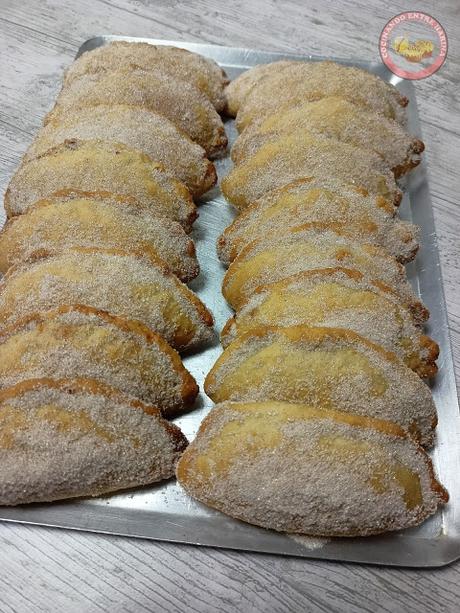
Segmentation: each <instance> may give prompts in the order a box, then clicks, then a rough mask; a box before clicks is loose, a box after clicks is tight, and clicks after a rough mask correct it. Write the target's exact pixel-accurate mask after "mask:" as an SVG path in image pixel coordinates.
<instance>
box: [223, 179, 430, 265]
mask: <svg viewBox="0 0 460 613" xmlns="http://www.w3.org/2000/svg"><path fill="white" fill-rule="evenodd" d="M395 214H396V208H395V207H394V206H392V205H391V204H390V203H388V202H386V201H385V200H384V199H382V198H381V197H375V196H366V195H363V194H361V193H360V192H359V191H358V190H356V189H353V188H352V187H351V186H347V185H346V184H341V183H340V182H338V181H333V180H330V181H324V182H322V181H320V180H315V179H299V180H298V181H294V182H292V183H289V184H288V185H285V186H283V187H281V188H279V189H276V190H272V191H270V192H268V193H267V194H266V195H265V196H262V198H260V199H259V200H256V201H255V202H254V203H253V204H251V205H250V206H248V207H246V208H244V209H243V211H242V212H241V214H240V215H239V216H238V217H237V218H236V219H235V220H234V221H233V223H231V224H230V225H229V226H227V228H226V229H225V230H224V232H223V233H222V234H221V235H220V237H219V238H218V241H217V252H218V255H219V258H220V260H221V261H222V262H223V263H224V264H227V265H228V264H229V263H230V262H232V261H233V260H234V259H235V257H236V256H237V255H238V253H240V252H241V251H242V249H243V248H244V247H246V246H247V245H248V244H249V243H250V242H252V241H254V240H259V239H261V238H264V237H266V236H268V235H273V234H278V235H281V234H289V232H290V231H291V230H292V229H294V228H295V227H298V226H300V225H302V224H306V223H311V222H314V223H316V222H320V223H322V224H324V225H325V227H326V226H327V224H332V225H334V224H339V226H338V227H340V224H342V228H343V231H345V233H346V231H348V233H349V234H350V235H351V236H354V237H355V239H357V240H358V241H361V242H369V243H372V244H376V245H380V246H382V247H383V248H384V249H385V250H386V251H387V252H388V253H389V254H390V255H393V256H394V257H396V258H397V259H398V260H399V261H400V262H403V263H405V262H408V261H410V260H412V259H413V258H414V257H415V254H416V252H417V250H418V242H417V237H418V228H417V226H415V225H414V224H411V223H409V222H407V221H401V220H400V219H396V218H395Z"/></svg>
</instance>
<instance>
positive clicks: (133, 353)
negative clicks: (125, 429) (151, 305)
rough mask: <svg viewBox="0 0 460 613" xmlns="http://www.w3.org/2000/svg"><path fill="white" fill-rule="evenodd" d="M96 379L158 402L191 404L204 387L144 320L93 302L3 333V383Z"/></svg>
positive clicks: (176, 408) (35, 317)
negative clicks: (106, 309)
mask: <svg viewBox="0 0 460 613" xmlns="http://www.w3.org/2000/svg"><path fill="white" fill-rule="evenodd" d="M41 377H52V378H57V379H65V378H74V377H84V378H87V379H95V380H96V381H101V382H102V383H104V384H106V385H110V386H111V387H113V388H115V389H118V390H120V391H121V392H123V393H125V394H127V395H128V396H132V397H133V398H138V399H139V400H141V401H143V402H146V403H148V404H152V405H154V406H157V407H158V408H159V409H160V410H161V411H162V412H163V413H164V414H165V415H166V416H172V415H175V414H176V413H180V412H182V411H184V410H187V409H189V408H190V407H191V406H192V405H193V403H194V401H195V398H196V396H197V394H198V386H197V384H196V382H195V379H194V378H193V377H192V375H191V374H190V373H189V372H188V371H187V370H186V369H185V368H184V365H183V364H182V361H181V359H180V357H179V354H178V353H177V352H176V351H174V349H172V348H171V347H170V346H169V345H168V344H167V343H166V341H165V340H164V339H163V338H162V337H161V336H159V335H158V334H155V333H154V332H152V330H150V329H149V328H147V327H146V326H144V325H143V324H141V323H140V322H136V321H131V320H129V319H123V318H120V317H117V316H113V315H109V314H108V313H106V312H104V311H98V310H97V309H91V308H89V307H87V306H81V305H69V306H65V307H61V308H59V309H55V310H54V311H49V312H47V313H43V314H32V315H30V316H29V317H27V318H25V319H24V320H23V321H22V322H16V324H15V325H14V326H11V327H10V328H9V329H4V330H3V331H2V334H1V336H0V387H8V386H10V385H14V384H16V383H20V382H21V381H24V380H26V379H35V378H41Z"/></svg>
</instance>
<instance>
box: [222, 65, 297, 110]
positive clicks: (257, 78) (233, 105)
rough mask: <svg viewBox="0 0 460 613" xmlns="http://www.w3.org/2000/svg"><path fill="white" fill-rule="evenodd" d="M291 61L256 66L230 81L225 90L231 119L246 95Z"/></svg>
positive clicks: (227, 108)
mask: <svg viewBox="0 0 460 613" xmlns="http://www.w3.org/2000/svg"><path fill="white" fill-rule="evenodd" d="M290 64H291V61H287V60H281V61H279V62H271V63H270V64H257V65H256V66H253V67H252V68H250V69H248V70H245V71H244V72H242V73H241V74H240V75H239V76H238V77H237V78H236V79H233V81H230V83H229V84H228V85H227V87H226V88H225V96H226V98H227V106H226V111H227V114H228V115H230V116H231V117H236V114H237V113H238V109H239V108H240V106H241V105H242V104H243V102H244V100H245V99H246V96H247V95H248V93H249V92H250V91H251V90H252V89H253V87H255V86H256V85H258V84H259V83H260V82H261V81H262V80H263V79H265V78H266V77H270V75H272V74H274V73H275V72H279V71H281V70H283V69H284V68H285V67H288V66H289V65H290Z"/></svg>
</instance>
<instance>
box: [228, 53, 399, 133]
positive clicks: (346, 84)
mask: <svg viewBox="0 0 460 613" xmlns="http://www.w3.org/2000/svg"><path fill="white" fill-rule="evenodd" d="M272 67H273V73H272V74H267V72H265V75H264V77H263V78H262V79H260V81H259V82H256V83H255V84H254V86H253V87H252V88H250V89H249V91H248V92H247V94H246V95H245V96H243V98H244V99H243V100H241V101H240V103H239V106H238V115H237V119H236V124H237V127H238V129H239V130H240V131H241V130H243V129H244V128H246V127H247V126H248V125H249V124H250V123H251V122H253V121H254V120H257V119H258V118H260V117H262V116H263V117H265V116H267V115H269V114H271V113H273V112H274V111H275V110H276V109H278V108H279V107H280V106H284V105H285V104H286V103H290V104H291V105H296V104H299V103H301V102H305V101H307V100H312V101H313V100H318V99H320V98H326V97H330V96H340V97H341V98H345V99H346V100H349V101H350V102H352V103H353V104H356V105H357V106H360V107H363V108H364V109H370V110H372V111H374V112H375V113H380V114H381V115H383V116H385V117H388V118H389V119H395V120H396V121H398V122H399V123H402V124H404V123H405V121H406V113H405V106H407V103H408V100H407V98H405V97H404V96H402V95H401V94H400V93H399V91H398V90H397V89H396V87H394V86H393V85H390V84H389V83H385V81H383V80H382V79H381V78H380V77H378V76H376V75H374V74H371V73H369V72H367V71H366V70H362V69H361V68H356V67H350V66H343V65H340V64H336V63H334V62H289V63H286V62H282V64H281V66H279V65H277V62H275V63H273V64H272ZM237 80H238V79H237ZM227 95H228V94H227Z"/></svg>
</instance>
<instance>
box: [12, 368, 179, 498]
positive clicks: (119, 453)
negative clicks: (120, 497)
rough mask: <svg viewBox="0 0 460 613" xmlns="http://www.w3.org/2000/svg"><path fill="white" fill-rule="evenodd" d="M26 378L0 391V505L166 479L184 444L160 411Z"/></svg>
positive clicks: (79, 386) (78, 385)
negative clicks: (20, 382) (22, 381)
mask: <svg viewBox="0 0 460 613" xmlns="http://www.w3.org/2000/svg"><path fill="white" fill-rule="evenodd" d="M94 388H95V386H94V385H88V384H84V383H82V382H74V381H61V382H57V381H46V380H39V381H35V382H33V381H28V382H25V383H23V384H20V385H18V386H16V388H8V389H6V390H3V391H1V392H0V465H1V469H0V504H1V505H16V504H24V503H29V502H45V501H52V500H59V499H61V498H70V497H75V496H98V495H100V494H104V493H108V492H112V491H116V490H120V489H124V488H129V487H136V486H137V487H138V486H141V485H146V484H148V483H153V482H156V481H160V480H162V479H168V478H170V477H171V476H173V474H174V468H175V465H176V462H177V460H178V458H179V456H180V454H181V452H182V451H183V450H184V448H185V446H186V445H187V441H186V439H185V437H184V436H183V434H182V432H181V431H180V430H179V428H177V427H176V426H173V425H172V424H169V423H168V422H166V421H165V420H164V419H162V418H161V416H160V414H159V412H158V411H156V410H155V409H153V408H152V407H147V406H144V405H142V404H141V403H133V402H132V401H131V400H130V399H129V398H126V397H124V396H123V395H122V394H119V393H116V392H114V391H113V390H108V389H104V388H102V389H100V388H99V387H97V386H96V389H94Z"/></svg>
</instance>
